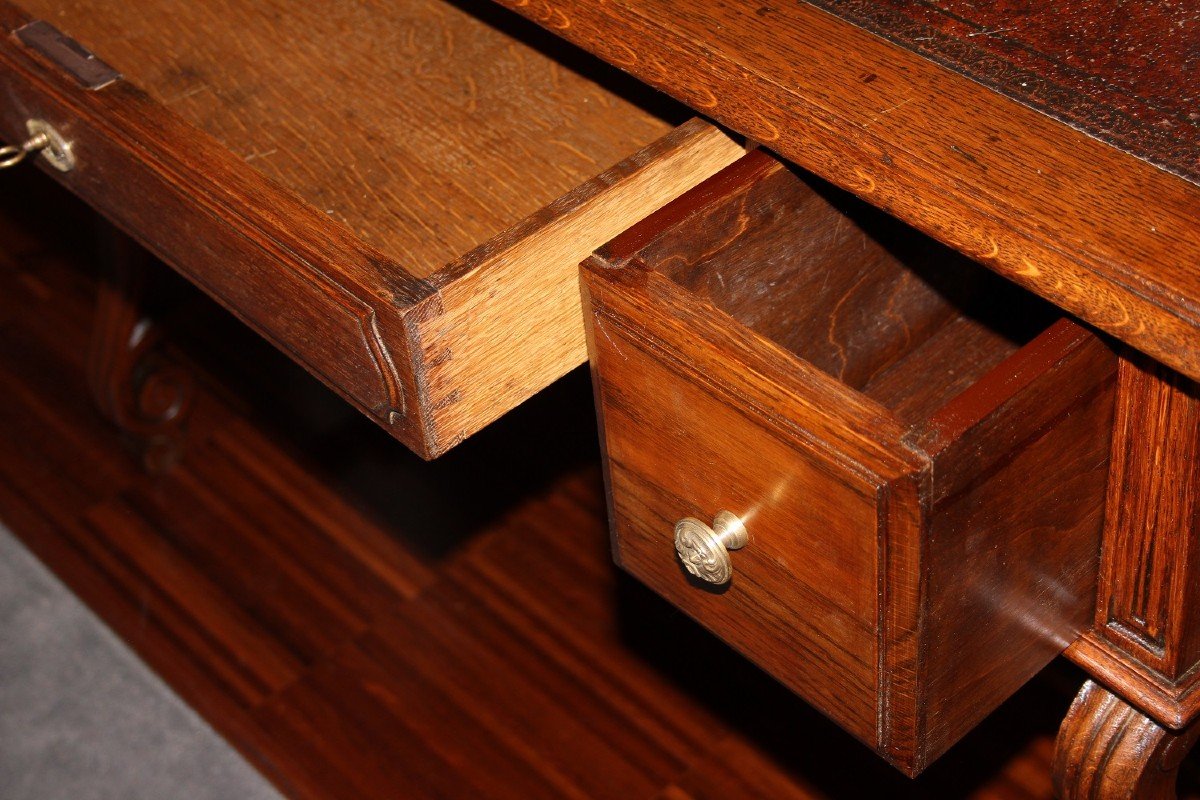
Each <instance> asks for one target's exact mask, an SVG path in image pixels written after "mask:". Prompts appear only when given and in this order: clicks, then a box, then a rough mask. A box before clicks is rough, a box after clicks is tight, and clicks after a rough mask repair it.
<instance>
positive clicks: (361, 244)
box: [0, 0, 743, 457]
mask: <svg viewBox="0 0 1200 800" xmlns="http://www.w3.org/2000/svg"><path fill="white" fill-rule="evenodd" d="M19 2H20V7H18V6H17V5H14V4H13V3H10V2H8V0H0V27H2V28H3V35H2V36H0V98H3V100H2V102H0V141H3V142H6V143H12V142H20V141H22V140H24V139H25V138H27V137H28V136H29V135H30V131H31V128H30V127H29V126H30V125H36V126H43V127H44V126H46V125H49V126H50V127H51V128H52V129H53V130H54V131H56V132H57V134H58V135H59V136H60V137H61V139H62V141H63V142H65V143H66V144H69V145H70V147H71V149H72V151H73V155H74V162H75V163H74V167H73V168H72V169H70V170H69V171H67V172H57V171H55V170H53V169H50V168H49V166H48V165H47V163H46V160H45V159H44V158H39V159H38V161H39V163H41V164H42V166H43V167H45V168H46V169H47V171H48V172H50V174H52V175H54V176H55V177H56V178H58V179H59V180H60V181H61V182H62V183H63V184H64V185H65V186H67V187H68V188H69V189H70V190H71V191H72V192H74V193H76V194H77V195H78V196H80V197H81V198H83V199H84V200H85V201H86V202H87V203H89V204H90V205H91V206H92V207H94V208H95V209H97V210H98V211H100V212H101V213H102V214H104V215H105V216H106V217H108V218H109V219H110V220H112V221H113V222H114V223H116V224H117V225H118V226H119V227H121V228H123V229H124V230H125V231H126V232H127V233H129V234H130V235H131V236H133V237H134V238H135V239H137V240H138V241H140V242H141V243H142V244H143V245H144V246H146V247H147V248H148V249H149V250H151V251H152V252H154V253H155V254H156V255H158V256H159V257H160V258H162V259H163V260H164V261H165V262H167V263H168V264H170V265H171V266H172V267H173V268H174V269H176V270H177V271H179V272H180V273H181V274H183V275H184V276H185V277H187V278H188V279H189V280H191V281H192V282H193V283H195V284H196V285H197V286H199V287H201V288H202V289H204V290H205V291H207V292H208V293H209V294H211V295H212V296H213V297H214V298H216V299H217V300H218V301H219V302H221V303H222V304H224V305H225V306H226V307H228V308H229V309H230V310H231V311H232V312H233V313H234V314H236V315H237V316H239V317H240V318H241V319H243V320H244V321H245V322H246V323H247V324H248V325H250V326H251V327H253V328H254V329H256V330H257V331H259V332H260V333H261V334H262V335H263V336H265V337H266V338H268V339H269V340H270V341H272V342H273V343H274V344H275V345H276V346H278V347H279V348H280V349H281V350H283V351H285V352H286V353H288V354H289V355H290V356H292V357H293V358H294V359H295V360H297V361H298V362H300V363H301V364H303V365H304V366H305V367H307V368H308V369H309V370H311V371H312V372H313V373H314V374H316V375H317V376H318V377H320V378H321V379H322V380H324V381H325V382H326V383H327V384H329V385H330V386H331V387H333V388H334V389H335V390H337V391H338V392H340V393H341V394H342V395H343V396H345V397H346V398H347V399H348V400H350V401H351V402H353V403H355V404H356V405H357V406H358V407H359V408H361V409H362V410H363V411H365V412H366V413H368V414H370V415H371V416H372V417H373V418H375V419H376V420H377V421H378V422H380V424H382V425H383V426H385V427H386V428H387V429H388V430H389V431H390V432H391V433H393V434H394V435H395V436H396V437H397V438H399V439H400V440H401V441H403V442H405V443H406V444H408V445H409V446H410V447H412V448H413V449H414V450H416V451H417V452H419V453H421V454H422V455H424V456H428V457H432V456H436V455H438V454H440V453H443V452H445V451H446V450H447V449H449V448H450V447H452V446H453V445H454V444H456V443H457V442H459V441H461V440H462V439H463V438H465V437H467V436H469V435H470V434H472V433H474V432H475V431H477V430H479V429H480V428H482V427H483V426H484V425H486V424H488V423H489V422H491V421H492V420H494V419H495V418H497V417H498V416H500V415H501V414H503V413H504V412H506V411H508V410H509V409H511V408H512V407H514V406H515V405H517V404H519V403H520V402H522V401H523V400H525V399H526V398H527V397H529V396H530V395H531V394H533V393H534V392H536V391H538V390H539V389H541V388H543V387H544V386H546V385H547V384H549V383H550V382H551V381H553V380H555V379H556V378H558V377H560V376H561V375H563V374H564V373H566V372H567V371H568V370H570V369H571V368H573V367H575V366H577V365H579V364H581V363H583V360H584V359H585V357H586V348H585V343H584V335H583V324H582V321H581V319H582V318H581V314H580V309H579V289H578V274H579V272H578V267H579V262H580V261H581V260H583V259H584V258H585V257H586V256H587V255H588V254H589V253H591V252H592V251H593V250H594V249H595V248H596V247H597V246H599V245H601V244H603V243H604V242H606V241H608V240H609V239H611V238H612V237H613V236H615V235H617V234H618V233H620V232H621V231H622V230H624V229H625V228H627V227H628V226H629V225H632V224H633V223H634V222H636V221H637V220H639V219H641V218H642V217H644V216H645V215H646V214H647V213H649V212H651V211H653V210H655V209H656V208H659V207H660V206H662V205H663V204H664V203H666V202H667V201H668V200H671V199H673V198H674V197H677V196H678V195H679V194H681V193H682V192H683V191H685V190H687V189H689V188H691V187H692V186H695V185H696V183H698V182H699V181H700V180H703V179H704V178H706V177H708V176H710V175H712V174H713V173H714V172H716V171H717V170H719V169H720V168H722V167H724V166H726V165H728V164H729V163H731V162H732V161H734V160H735V159H736V158H738V157H739V156H740V155H741V153H742V152H743V151H742V148H741V147H739V146H738V144H736V143H735V142H734V141H733V140H731V139H730V138H729V137H727V136H725V135H724V134H723V133H721V132H719V131H718V130H717V129H716V128H714V127H712V126H710V125H707V124H705V123H702V122H700V121H698V120H693V121H691V122H686V121H685V120H686V116H685V115H681V114H680V108H679V107H678V106H674V105H673V104H671V103H669V101H665V100H664V99H663V98H661V97H655V96H652V95H650V93H648V92H646V91H645V90H643V89H642V87H640V86H639V85H637V84H636V83H634V82H632V81H630V80H628V79H626V78H622V77H620V75H619V73H617V72H616V71H615V70H612V69H611V68H609V67H607V66H605V65H603V64H601V63H600V62H598V61H595V60H594V59H591V58H590V57H587V56H584V55H582V54H581V53H580V52H578V51H575V50H573V49H572V48H570V47H569V46H567V45H565V44H563V43H561V42H558V41H557V40H556V39H554V37H552V36H550V35H549V34H546V33H544V32H542V31H540V30H539V29H538V28H537V27H536V26H535V25H533V24H532V23H529V22H526V21H524V20H521V19H520V18H519V17H516V16H515V15H513V14H511V13H510V12H507V11H504V10H502V9H500V8H498V7H495V6H492V5H491V4H487V3H465V4H464V3H460V2H453V1H451V0H395V2H389V3H384V4H363V3H357V2H329V3H290V4H289V3H264V2H260V0H228V1H227V2H222V3H221V4H220V5H219V7H218V6H214V5H213V4H211V3H204V2H197V3H179V2H175V1H174V0H141V2H137V3H129V2H125V1H124V0H121V1H120V2H118V0H79V1H78V2H71V3H62V2H58V0H19ZM51 26H53V27H51ZM60 32H61V33H60ZM63 35H66V36H70V37H71V39H70V40H65V39H63V38H62V36H63ZM84 48H86V49H87V50H90V51H92V52H93V53H94V54H95V57H94V58H90V57H88V56H87V51H86V50H85V49H84ZM101 62H103V63H101ZM105 64H108V65H111V67H112V70H106V69H105V68H104V65H105ZM118 73H119V76H118ZM677 122H683V123H684V124H682V125H681V126H679V127H673V126H674V125H675V123H677ZM48 152H53V149H52V148H50V149H48Z"/></svg>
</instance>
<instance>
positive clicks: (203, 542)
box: [0, 176, 1079, 800]
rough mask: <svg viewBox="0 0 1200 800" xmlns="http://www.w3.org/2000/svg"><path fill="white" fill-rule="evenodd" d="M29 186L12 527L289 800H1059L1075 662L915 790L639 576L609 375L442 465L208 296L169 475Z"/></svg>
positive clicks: (9, 399)
mask: <svg viewBox="0 0 1200 800" xmlns="http://www.w3.org/2000/svg"><path fill="white" fill-rule="evenodd" d="M4 180H5V181H8V182H9V186H12V185H16V186H17V188H18V190H19V191H18V192H9V191H6V192H5V193H4V194H3V195H2V199H0V206H3V207H4V208H2V209H0V520H3V521H4V522H5V523H6V524H7V525H8V526H10V527H11V528H12V529H13V530H14V531H15V532H16V533H17V534H18V535H19V536H20V537H21V538H22V539H23V540H24V541H25V542H26V543H27V544H28V545H29V546H30V547H31V548H32V549H33V550H34V552H35V553H37V554H38V556H39V557H40V558H41V559H43V560H44V561H45V562H46V563H47V564H48V565H49V566H50V567H51V568H52V569H53V570H55V571H56V572H57V573H58V574H59V575H60V576H61V577H62V578H63V579H64V580H65V581H66V583H67V584H68V585H69V586H71V587H72V589H73V590H74V591H75V592H76V593H77V594H79V595H80V596H81V597H82V598H83V599H84V601H85V602H87V603H88V604H89V605H90V606H91V607H92V608H93V609H95V610H96V611H97V612H98V613H99V614H100V615H101V617H102V618H103V619H105V620H106V621H107V622H108V624H110V625H111V626H112V627H113V628H114V629H115V630H116V631H117V632H118V633H119V635H120V636H122V637H123V638H124V639H125V640H126V641H128V642H129V643H130V644H131V645H132V646H133V648H134V649H135V650H136V651H137V652H138V653H139V654H141V656H142V657H143V658H144V659H145V661H146V662H147V663H149V664H150V665H151V666H152V667H153V668H154V669H155V670H156V671H158V672H159V673H160V674H161V675H162V676H163V677H164V678H165V679H166V680H167V682H168V683H169V684H170V685H171V686H173V687H174V688H175V689H176V690H177V691H178V693H179V694H180V695H181V696H182V697H183V698H184V699H185V700H186V701H187V702H188V703H190V704H191V705H192V706H194V707H195V708H196V709H197V710H198V711H199V712H200V713H201V714H202V715H203V716H204V717H206V718H207V719H208V720H209V721H210V722H211V723H212V724H213V725H214V727H216V729H217V730H218V731H219V732H220V733H222V734H223V735H224V736H225V737H226V738H227V739H228V740H229V741H230V742H232V743H233V744H234V745H235V746H236V747H237V748H239V749H240V750H241V751H242V752H243V753H244V754H245V755H246V756H247V758H248V759H249V760H250V761H251V762H252V763H253V764H254V765H255V766H257V767H258V768H259V769H260V770H262V771H263V772H264V774H266V775H267V776H268V777H269V778H270V779H271V780H272V781H274V782H275V783H276V784H277V785H278V786H279V787H280V788H281V789H282V790H283V791H284V792H285V793H287V794H288V795H290V796H292V797H295V798H347V799H349V798H410V797H411V798H432V797H446V798H521V799H522V800H526V799H531V798H540V797H545V798H551V797H554V798H560V797H565V798H620V799H621V800H625V799H627V798H665V799H669V800H683V798H696V799H697V800H699V799H700V798H712V799H714V800H716V798H721V799H722V800H725V799H732V798H862V797H896V798H904V797H939V798H940V797H972V798H994V799H996V800H999V799H1000V798H1006V799H1015V798H1027V799H1033V798H1048V797H1050V795H1051V791H1050V782H1049V767H1048V763H1049V757H1050V753H1051V746H1052V737H1053V733H1054V729H1055V726H1056V724H1057V721H1058V720H1059V719H1060V718H1061V715H1062V713H1063V712H1064V710H1065V708H1066V705H1067V703H1068V702H1069V699H1070V694H1071V692H1072V691H1073V689H1074V687H1075V685H1077V684H1076V681H1078V680H1079V678H1078V676H1077V675H1076V674H1075V673H1073V672H1072V671H1071V670H1070V668H1069V667H1061V666H1060V667H1056V669H1054V670H1051V671H1050V672H1049V673H1048V675H1046V676H1044V677H1042V678H1039V679H1038V680H1037V681H1035V682H1034V683H1032V684H1031V685H1030V686H1029V687H1028V688H1027V689H1026V690H1024V691H1023V692H1022V693H1021V694H1020V695H1019V696H1018V697H1017V698H1015V699H1014V700H1013V701H1012V702H1010V703H1009V704H1008V705H1006V706H1005V707H1004V708H1003V709H1001V711H1000V712H998V713H997V714H996V715H994V716H993V718H992V719H991V720H989V722H988V723H987V724H986V725H984V726H983V727H982V728H981V729H980V730H979V731H977V732H976V733H975V734H973V735H972V736H970V737H969V738H968V739H967V740H966V741H965V742H964V743H963V744H962V745H960V746H959V747H957V748H955V749H954V750H953V751H952V752H951V753H950V754H949V755H948V756H946V757H945V758H944V759H943V760H942V761H941V762H939V763H938V764H936V765H935V766H934V767H933V768H931V769H930V770H929V772H928V773H927V774H926V775H925V776H923V777H922V778H921V779H920V780H918V781H916V782H911V781H909V780H907V779H905V778H903V777H901V776H900V775H899V774H898V773H895V772H893V771H892V770H891V769H890V768H889V767H887V766H886V765H884V764H883V762H882V761H880V760H879V759H878V758H877V757H875V756H874V755H873V754H871V753H870V752H869V751H867V750H866V749H865V748H864V747H862V746H861V745H858V744H857V743H855V742H854V741H852V740H850V739H849V738H848V737H846V736H845V735H844V734H842V733H841V732H840V731H839V730H838V729H837V728H836V727H834V726H833V725H831V724H829V723H828V722H826V721H825V720H824V719H822V718H821V717H819V716H818V715H817V714H815V713H814V712H812V711H811V710H809V709H808V708H807V707H806V706H805V705H804V704H803V703H801V702H799V701H797V700H796V699H794V698H792V697H791V696H790V695H789V694H788V693H787V692H785V691H783V690H782V689H780V688H779V687H778V686H777V685H776V684H775V683H774V682H773V681H771V680H770V679H769V678H767V677H766V676H764V675H763V674H761V673H760V672H758V671H757V670H755V669H754V668H753V667H752V666H750V665H748V664H747V663H746V662H744V661H743V660H742V659H740V658H739V657H738V656H736V655H735V654H733V653H731V652H730V651H729V650H728V649H726V648H725V647H724V646H723V645H721V644H720V643H719V642H717V641H715V640H714V639H712V638H711V637H709V636H708V635H707V634H706V633H704V632H703V631H702V630H700V629H699V628H698V627H696V626H695V625H693V624H692V623H690V622H689V621H688V620H686V619H685V618H683V617H681V616H680V615H679V614H677V613H676V612H674V611H673V610H672V609H670V608H669V607H667V606H666V605H665V604H663V603H662V602H661V601H659V600H658V599H657V598H656V597H654V596H653V595H651V594H650V593H649V592H647V591H646V590H644V589H642V588H641V587H639V586H638V585H637V584H635V583H634V582H633V581H631V580H630V579H628V578H626V577H624V576H623V575H621V574H619V573H618V572H617V571H616V569H615V568H614V567H613V566H612V564H611V561H610V559H609V556H608V552H607V544H608V543H607V531H606V527H605V521H604V509H603V488H602V485H601V482H600V477H599V470H598V465H597V462H598V457H597V453H596V446H595V438H594V437H595V432H594V427H593V422H592V411H591V400H590V391H589V389H588V386H587V376H586V375H585V374H583V373H577V374H575V375H573V376H571V377H569V378H568V379H567V380H565V381H564V382H562V383H560V384H559V385H558V386H556V387H553V388H552V389H551V390H549V391H548V392H546V393H545V394H543V395H542V396H540V397H538V398H536V399H535V400H534V401H533V402H531V403H530V404H529V405H528V406H526V407H524V408H522V409H520V410H518V411H517V412H514V413H513V414H511V415H509V417H507V418H505V419H504V420H502V421H501V422H500V423H499V424H497V425H496V426H494V427H493V428H492V429H491V430H489V431H487V432H485V433H484V434H482V435H481V436H479V437H478V438H477V439H474V440H472V441H471V442H468V443H467V444H466V445H464V446H463V447H462V448H461V449H459V450H457V451H455V452H453V453H451V454H450V455H449V456H447V457H446V458H445V459H444V460H442V461H439V462H437V463H434V464H424V463H421V462H419V461H418V460H417V459H415V458H413V457H411V456H409V455H407V454H406V453H405V451H403V449H402V448H401V447H400V446H399V445H396V444H395V443H393V442H392V441H390V440H389V439H388V438H387V437H386V436H385V435H384V434H383V433H382V432H380V431H378V430H376V429H375V428H374V427H373V426H372V425H371V424H370V423H368V422H366V421H365V420H362V419H360V418H358V417H357V416H356V415H355V414H354V412H352V411H350V410H349V409H347V408H345V407H344V406H343V405H342V404H341V403H340V402H339V401H337V400H336V398H333V397H332V396H331V395H329V394H328V393H327V392H326V391H325V390H324V389H322V388H321V387H320V386H318V385H317V384H316V383H315V382H314V381H312V380H311V379H309V378H308V377H307V376H305V375H303V374H302V373H301V372H299V371H298V370H297V369H295V368H294V367H292V366H291V365H290V364H288V363H286V362H285V361H284V360H283V359H282V358H281V357H279V356H278V355H276V354H274V353H273V352H272V351H271V350H270V349H269V348H268V347H266V346H265V345H263V344H262V343H260V342H258V341H257V340H256V339H255V338H254V337H253V336H252V335H251V334H249V333H247V332H246V331H244V330H242V329H241V328H240V327H239V326H237V325H236V323H233V322H232V321H231V320H229V319H228V318H227V317H225V316H224V315H223V314H222V313H220V312H219V311H217V310H216V309H214V308H213V307H212V306H210V305H209V304H208V303H207V301H199V300H197V299H195V298H192V299H189V300H187V302H186V304H185V313H182V314H181V315H179V319H180V320H181V321H180V322H179V324H178V325H177V327H176V329H175V331H174V340H175V341H177V342H179V343H180V344H179V350H178V352H177V353H176V356H177V357H178V358H180V359H182V360H184V361H186V362H187V363H189V364H190V366H191V368H192V369H193V370H195V371H196V374H198V375H200V376H201V377H202V380H201V389H200V394H199V399H198V404H197V409H196V412H195V414H194V417H193V421H192V425H191V430H190V438H189V449H188V452H187V454H186V457H185V458H184V459H183V460H182V462H181V463H180V464H179V465H178V466H177V467H176V468H175V469H174V471H172V472H171V473H170V474H168V475H166V476H164V477H157V478H152V477H149V476H147V475H145V474H144V473H143V472H142V471H141V470H140V469H139V468H138V466H137V463H136V460H135V459H134V458H132V457H131V456H130V454H129V453H128V452H127V451H126V450H125V449H124V448H123V445H122V442H121V439H120V437H119V436H118V435H116V434H115V433H114V432H113V431H111V430H110V429H109V428H108V427H107V426H106V425H105V424H103V423H102V421H101V420H100V419H99V418H98V416H97V415H96V413H95V412H94V411H93V410H92V408H91V406H90V404H89V401H88V399H87V396H86V394H85V389H84V379H83V357H84V353H85V342H86V339H87V334H88V327H89V324H90V321H91V312H90V309H91V303H92V292H93V278H92V277H91V272H90V265H89V263H88V261H89V256H88V250H87V248H86V247H85V246H83V245H82V244H80V243H79V242H76V241H72V239H73V238H75V237H70V236H64V235H63V234H62V231H63V230H75V231H78V230H86V228H87V216H86V214H84V213H83V212H82V211H81V210H80V209H78V208H75V207H74V206H72V205H71V204H70V203H69V201H68V200H67V198H65V196H63V195H61V194H60V193H59V192H58V191H57V190H54V189H51V188H48V187H47V186H46V185H45V184H43V182H42V181H41V180H40V179H34V178H32V177H28V176H26V177H19V178H10V177H8V176H5V178H4ZM51 210H53V213H50V211H51ZM64 220H65V221H66V224H64ZM83 238H84V239H86V237H83ZM184 297H185V298H186V297H188V295H186V293H185V295H184ZM0 746H3V745H2V743H0Z"/></svg>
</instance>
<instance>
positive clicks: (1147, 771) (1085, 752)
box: [1054, 681, 1200, 800]
mask: <svg viewBox="0 0 1200 800" xmlns="http://www.w3.org/2000/svg"><path fill="white" fill-rule="evenodd" d="M1198 736H1200V724H1194V725H1192V726H1191V727H1189V728H1187V729H1185V730H1183V731H1179V732H1176V731H1169V730H1167V729H1166V728H1163V727H1162V726H1160V725H1159V724H1158V723H1156V722H1154V721H1153V720H1152V719H1150V718H1149V717H1147V716H1146V715H1144V714H1142V713H1141V712H1140V711H1138V710H1137V709H1135V708H1133V707H1132V706H1130V705H1129V704H1128V703H1126V702H1125V701H1124V700H1122V699H1121V698H1119V697H1117V696H1116V695H1114V694H1112V693H1111V692H1109V691H1108V690H1107V689H1105V688H1103V687H1102V686H1100V685H1099V684H1096V683H1093V682H1092V681H1088V682H1087V683H1085V684H1084V685H1083V688H1082V689H1081V690H1080V691H1079V695H1078V696H1076V698H1075V702H1074V703H1072V704H1071V710H1070V711H1068V712H1067V718H1066V719H1065V720H1064V721H1063V724H1062V728H1060V729H1059V731H1058V741H1057V742H1056V743H1055V749H1054V788H1055V791H1056V792H1057V793H1058V796H1059V797H1060V798H1061V799H1062V800H1174V798H1175V797H1177V793H1176V789H1175V783H1176V781H1177V779H1178V777H1179V766H1180V764H1181V763H1182V762H1183V759H1184V757H1185V756H1186V755H1187V754H1188V751H1189V750H1191V749H1192V745H1194V744H1195V743H1196V739H1197V737H1198Z"/></svg>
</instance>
